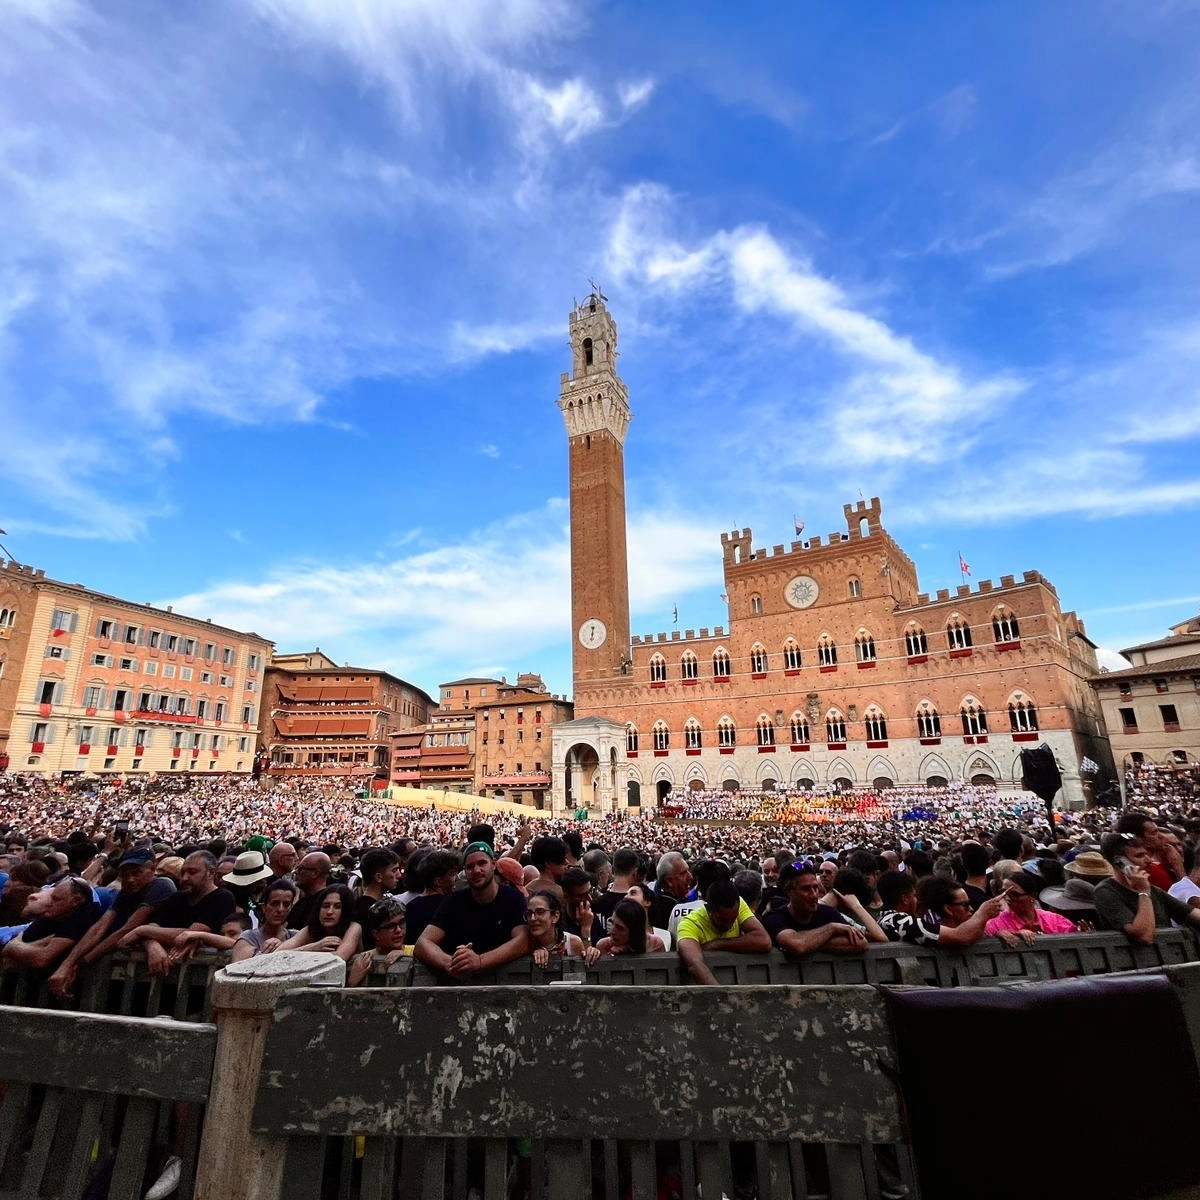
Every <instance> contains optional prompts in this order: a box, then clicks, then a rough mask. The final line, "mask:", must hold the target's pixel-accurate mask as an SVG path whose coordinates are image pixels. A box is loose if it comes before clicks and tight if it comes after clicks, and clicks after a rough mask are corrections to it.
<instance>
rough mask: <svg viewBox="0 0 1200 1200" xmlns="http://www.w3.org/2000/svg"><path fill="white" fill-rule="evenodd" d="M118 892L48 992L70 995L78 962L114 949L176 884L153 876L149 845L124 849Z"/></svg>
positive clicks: (65, 963)
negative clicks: (111, 904)
mask: <svg viewBox="0 0 1200 1200" xmlns="http://www.w3.org/2000/svg"><path fill="white" fill-rule="evenodd" d="M117 870H118V872H119V875H120V879H121V890H120V892H118V893H117V898H116V900H115V902H114V903H113V906H112V908H110V909H109V910H108V912H106V913H105V914H104V915H103V916H102V917H101V918H100V920H98V921H97V922H96V923H95V924H94V925H93V926H92V927H91V929H89V930H88V931H87V933H85V934H84V935H83V937H82V938H80V939H79V941H78V942H76V943H75V945H74V946H73V947H72V949H71V952H70V954H68V955H67V957H66V958H65V959H64V960H63V961H62V963H60V964H59V967H58V970H57V971H55V972H54V974H53V975H51V976H50V990H51V991H52V992H53V993H54V994H55V995H56V996H69V995H70V994H71V990H72V988H73V987H74V986H75V975H76V972H77V970H78V965H79V963H81V962H85V963H90V962H95V961H96V959H98V958H100V957H102V956H103V955H105V954H107V953H108V952H109V951H110V950H115V949H116V948H117V943H118V942H119V941H120V940H121V938H122V937H123V936H124V935H125V934H126V933H128V932H129V931H130V930H131V929H136V928H137V927H138V926H139V925H143V924H145V923H146V922H147V921H148V920H149V919H150V914H151V913H152V912H154V910H155V909H157V908H158V907H159V906H160V905H161V904H163V903H165V902H166V901H167V900H168V899H169V898H170V897H171V896H173V895H175V884H174V882H173V881H172V880H170V879H168V878H167V877H166V876H165V875H155V873H154V851H153V850H151V849H150V847H149V846H135V847H134V848H133V849H132V850H127V851H126V852H125V853H124V854H123V855H122V856H121V861H120V863H119V864H118V867H117Z"/></svg>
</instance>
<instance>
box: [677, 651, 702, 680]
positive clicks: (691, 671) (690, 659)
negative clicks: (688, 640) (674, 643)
mask: <svg viewBox="0 0 1200 1200" xmlns="http://www.w3.org/2000/svg"><path fill="white" fill-rule="evenodd" d="M679 668H680V673H681V675H682V677H683V678H684V679H698V678H699V677H700V663H699V661H698V660H697V658H696V656H695V654H693V653H692V651H691V650H685V651H684V652H683V657H682V658H681V659H680V660H679Z"/></svg>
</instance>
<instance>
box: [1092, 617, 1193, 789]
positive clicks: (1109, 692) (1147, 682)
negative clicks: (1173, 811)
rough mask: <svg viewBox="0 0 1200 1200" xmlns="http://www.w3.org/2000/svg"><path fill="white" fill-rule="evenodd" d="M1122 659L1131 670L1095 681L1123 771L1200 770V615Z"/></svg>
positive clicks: (1126, 652)
mask: <svg viewBox="0 0 1200 1200" xmlns="http://www.w3.org/2000/svg"><path fill="white" fill-rule="evenodd" d="M1121 654H1122V655H1123V656H1124V657H1125V658H1126V659H1128V660H1129V663H1130V666H1129V667H1127V668H1125V669H1124V670H1121V671H1106V672H1104V674H1102V675H1097V676H1096V678H1095V679H1093V680H1092V684H1093V686H1094V687H1095V689H1096V692H1097V694H1098V695H1099V697H1100V705H1101V708H1102V709H1103V712H1104V720H1105V724H1106V725H1107V726H1108V730H1109V736H1110V737H1111V738H1112V747H1113V757H1114V758H1115V759H1116V761H1117V766H1118V767H1119V768H1122V773H1124V768H1128V767H1134V768H1139V767H1157V768H1170V769H1180V770H1187V769H1194V768H1195V767H1196V766H1198V765H1200V615H1197V616H1195V617H1192V618H1191V619H1190V620H1188V621H1181V622H1180V623H1179V624H1178V625H1173V626H1172V627H1171V631H1170V633H1169V634H1168V635H1167V636H1166V637H1165V638H1159V639H1158V640H1157V641H1153V642H1143V643H1142V644H1141V645H1138V646H1130V647H1129V648H1128V649H1127V650H1122V651H1121Z"/></svg>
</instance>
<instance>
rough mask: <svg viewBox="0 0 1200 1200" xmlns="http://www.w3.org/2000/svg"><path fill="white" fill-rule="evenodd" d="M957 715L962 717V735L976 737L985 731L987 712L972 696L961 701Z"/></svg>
mask: <svg viewBox="0 0 1200 1200" xmlns="http://www.w3.org/2000/svg"><path fill="white" fill-rule="evenodd" d="M959 715H960V716H961V717H962V730H963V737H978V736H979V735H980V734H983V733H987V731H988V724H987V713H986V712H985V711H984V708H983V705H982V704H980V703H979V701H978V700H976V699H975V698H974V697H973V696H968V697H967V698H966V699H965V700H964V701H963V702H962V708H961V709H959Z"/></svg>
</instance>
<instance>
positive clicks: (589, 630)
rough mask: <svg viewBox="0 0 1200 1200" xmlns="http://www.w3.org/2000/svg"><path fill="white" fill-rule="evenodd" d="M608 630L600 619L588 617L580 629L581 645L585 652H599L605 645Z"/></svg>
mask: <svg viewBox="0 0 1200 1200" xmlns="http://www.w3.org/2000/svg"><path fill="white" fill-rule="evenodd" d="M606 637H608V628H607V627H606V626H605V624H604V622H603V621H601V620H600V619H599V618H598V617H588V619H587V620H586V621H584V623H583V624H582V625H580V627H579V644H580V645H581V646H582V647H583V648H584V649H585V650H597V649H599V647H601V646H603V645H604V639H605V638H606Z"/></svg>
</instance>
